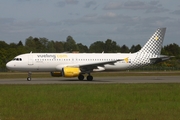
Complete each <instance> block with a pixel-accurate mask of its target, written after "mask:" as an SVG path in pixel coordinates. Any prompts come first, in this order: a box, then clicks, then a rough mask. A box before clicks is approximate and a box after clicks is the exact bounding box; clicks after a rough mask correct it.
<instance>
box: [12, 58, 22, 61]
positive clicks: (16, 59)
mask: <svg viewBox="0 0 180 120" xmlns="http://www.w3.org/2000/svg"><path fill="white" fill-rule="evenodd" d="M13 60H14V61H22V58H14V59H13Z"/></svg>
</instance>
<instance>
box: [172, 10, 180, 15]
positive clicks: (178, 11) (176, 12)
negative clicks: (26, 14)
mask: <svg viewBox="0 0 180 120" xmlns="http://www.w3.org/2000/svg"><path fill="white" fill-rule="evenodd" d="M172 14H175V15H180V10H175V11H173V12H172Z"/></svg>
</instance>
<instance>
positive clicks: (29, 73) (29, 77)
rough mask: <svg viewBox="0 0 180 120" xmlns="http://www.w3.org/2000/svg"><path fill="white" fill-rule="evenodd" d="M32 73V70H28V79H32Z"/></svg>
mask: <svg viewBox="0 0 180 120" xmlns="http://www.w3.org/2000/svg"><path fill="white" fill-rule="evenodd" d="M31 75H32V73H31V72H28V77H27V81H31Z"/></svg>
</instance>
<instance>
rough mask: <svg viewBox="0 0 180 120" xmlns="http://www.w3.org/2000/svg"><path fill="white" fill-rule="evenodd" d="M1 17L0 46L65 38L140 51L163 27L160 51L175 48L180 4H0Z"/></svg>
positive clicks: (116, 0)
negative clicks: (108, 42) (109, 42)
mask: <svg viewBox="0 0 180 120" xmlns="http://www.w3.org/2000/svg"><path fill="white" fill-rule="evenodd" d="M0 11H1V12H0V40H1V41H5V42H6V43H8V44H9V43H18V42H19V41H20V40H21V41H22V42H23V43H25V40H26V38H28V37H29V36H32V37H38V38H39V37H45V38H47V39H49V40H54V41H66V38H67V36H69V35H70V36H72V37H73V39H74V40H75V41H76V43H82V44H84V45H87V46H90V45H91V44H92V43H94V42H96V41H104V42H105V41H106V40H107V39H111V40H113V41H116V42H117V44H118V45H120V46H122V45H124V44H125V45H127V46H129V47H131V46H132V45H137V44H140V45H142V46H143V45H144V44H145V43H146V42H147V40H148V39H149V38H150V37H151V36H152V34H153V33H154V32H155V30H156V29H157V28H160V27H166V28H167V30H166V35H165V40H164V45H168V44H171V43H176V44H178V45H180V1H179V0H173V1H172V0H1V1H0Z"/></svg>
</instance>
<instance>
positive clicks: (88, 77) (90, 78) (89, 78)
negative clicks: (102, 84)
mask: <svg viewBox="0 0 180 120" xmlns="http://www.w3.org/2000/svg"><path fill="white" fill-rule="evenodd" d="M78 79H79V80H84V75H82V74H80V75H79V76H78ZM86 79H87V80H88V81H92V80H93V76H91V75H90V74H89V75H88V76H87V77H86Z"/></svg>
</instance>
